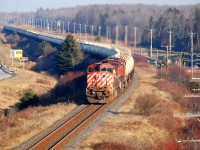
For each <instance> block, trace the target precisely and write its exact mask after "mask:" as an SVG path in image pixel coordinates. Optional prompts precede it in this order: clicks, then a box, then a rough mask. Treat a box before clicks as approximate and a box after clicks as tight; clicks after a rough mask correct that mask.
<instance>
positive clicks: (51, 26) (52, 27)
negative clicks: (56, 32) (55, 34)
mask: <svg viewBox="0 0 200 150" xmlns="http://www.w3.org/2000/svg"><path fill="white" fill-rule="evenodd" d="M52 29H53V21H52V20H51V33H52Z"/></svg>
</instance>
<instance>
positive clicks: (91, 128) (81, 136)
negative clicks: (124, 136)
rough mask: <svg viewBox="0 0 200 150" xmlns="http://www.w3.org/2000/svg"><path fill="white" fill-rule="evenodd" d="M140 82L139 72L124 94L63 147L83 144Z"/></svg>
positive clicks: (113, 113)
mask: <svg viewBox="0 0 200 150" xmlns="http://www.w3.org/2000/svg"><path fill="white" fill-rule="evenodd" d="M138 83H139V77H138V75H137V74H135V75H134V78H133V80H132V81H131V83H130V85H129V87H128V88H127V89H126V91H125V92H124V94H122V95H120V96H119V98H118V99H117V100H115V102H114V103H113V104H112V105H110V106H109V107H108V108H107V109H106V110H105V111H104V112H103V113H102V114H101V115H100V116H99V117H97V118H96V119H95V120H93V122H92V123H91V124H89V125H88V126H87V127H85V129H84V130H83V131H82V132H80V133H79V134H78V135H77V136H76V137H75V138H74V140H72V141H71V142H70V143H69V144H68V145H66V146H65V147H64V148H63V149H66V150H74V149H78V147H79V146H80V145H81V143H82V142H83V141H85V139H87V137H89V136H90V135H91V134H92V132H93V131H94V130H95V129H96V128H97V127H98V126H99V125H101V124H102V123H104V122H105V121H106V119H108V118H109V117H110V116H112V115H115V112H116V111H117V110H118V109H119V108H120V107H121V106H122V105H123V103H125V102H126V101H127V100H128V99H129V97H130V96H131V95H132V93H133V92H134V90H135V88H136V87H137V86H138Z"/></svg>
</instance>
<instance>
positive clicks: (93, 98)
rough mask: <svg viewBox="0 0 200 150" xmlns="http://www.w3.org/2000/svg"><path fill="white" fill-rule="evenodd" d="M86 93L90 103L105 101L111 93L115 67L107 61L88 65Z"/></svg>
mask: <svg viewBox="0 0 200 150" xmlns="http://www.w3.org/2000/svg"><path fill="white" fill-rule="evenodd" d="M87 72H88V75H87V88H86V95H87V98H88V101H89V102H91V103H106V102H107V99H108V98H109V96H110V95H112V94H113V93H112V91H113V86H114V83H113V81H114V76H116V75H115V67H114V66H112V65H111V64H108V63H97V64H92V65H90V66H88V69H87Z"/></svg>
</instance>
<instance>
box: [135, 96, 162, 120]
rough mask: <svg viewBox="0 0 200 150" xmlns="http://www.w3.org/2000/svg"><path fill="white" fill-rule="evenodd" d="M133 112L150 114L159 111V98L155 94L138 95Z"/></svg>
mask: <svg viewBox="0 0 200 150" xmlns="http://www.w3.org/2000/svg"><path fill="white" fill-rule="evenodd" d="M134 108H135V109H134V112H135V114H137V115H145V116H150V115H153V114H155V113H160V112H161V106H160V104H159V99H158V97H157V96H156V95H155V94H144V95H139V96H138V97H137V99H136V102H135V105H134Z"/></svg>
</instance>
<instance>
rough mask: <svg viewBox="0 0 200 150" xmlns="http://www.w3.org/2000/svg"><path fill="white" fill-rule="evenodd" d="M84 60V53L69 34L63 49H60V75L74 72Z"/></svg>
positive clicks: (58, 61)
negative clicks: (70, 71)
mask: <svg viewBox="0 0 200 150" xmlns="http://www.w3.org/2000/svg"><path fill="white" fill-rule="evenodd" d="M82 60H83V52H82V51H81V50H80V48H79V46H78V44H77V42H76V41H75V39H74V37H73V36H72V35H71V34H68V35H67V37H66V38H65V40H64V42H63V43H62V44H61V48H60V49H58V59H57V66H58V71H59V73H60V74H65V73H66V72H67V71H69V70H72V69H73V68H74V66H75V65H77V64H79V63H80V62H81V61H82Z"/></svg>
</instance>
